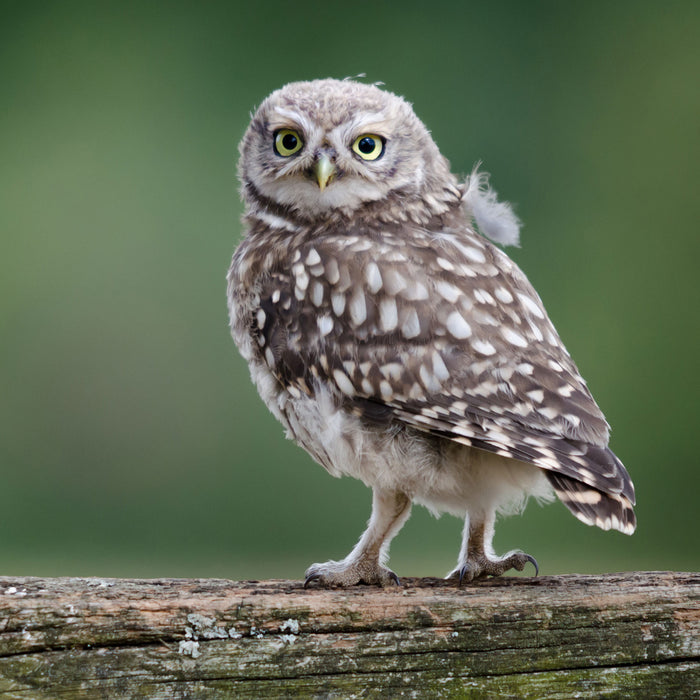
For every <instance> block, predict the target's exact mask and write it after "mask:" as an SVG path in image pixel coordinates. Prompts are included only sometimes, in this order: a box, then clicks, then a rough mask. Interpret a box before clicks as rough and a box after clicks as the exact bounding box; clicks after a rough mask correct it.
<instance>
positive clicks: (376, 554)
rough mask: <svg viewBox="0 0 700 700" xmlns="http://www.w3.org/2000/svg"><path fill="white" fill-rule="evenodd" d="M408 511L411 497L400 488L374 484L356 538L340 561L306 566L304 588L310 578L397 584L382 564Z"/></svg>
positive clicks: (326, 583)
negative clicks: (366, 521)
mask: <svg viewBox="0 0 700 700" xmlns="http://www.w3.org/2000/svg"><path fill="white" fill-rule="evenodd" d="M410 514H411V499H410V498H409V497H408V496H407V495H406V494H405V493H401V492H400V491H385V490H382V489H378V488H375V489H374V490H373V492H372V516H371V517H370V520H369V524H368V525H367V529H366V530H365V532H364V534H363V535H362V537H361V538H360V541H359V542H358V543H357V544H356V545H355V548H354V549H353V550H352V552H350V554H348V556H347V557H345V559H343V560H341V561H327V562H324V563H323V564H312V565H311V566H310V567H309V568H308V569H307V570H306V581H305V582H304V588H306V587H307V586H308V584H309V583H311V581H318V582H319V583H320V584H321V585H324V586H329V587H333V586H354V585H355V584H358V583H366V584H370V585H371V584H376V585H379V586H388V585H389V584H392V583H393V584H396V585H397V586H398V585H399V578H398V576H397V575H396V574H395V573H394V572H393V571H391V570H390V569H387V568H386V567H385V566H383V565H384V564H385V563H386V561H387V559H388V558H389V544H390V542H391V540H392V539H393V537H394V536H395V535H396V533H398V531H399V530H400V529H401V526H402V525H403V524H404V523H405V522H406V520H408V516H409V515H410Z"/></svg>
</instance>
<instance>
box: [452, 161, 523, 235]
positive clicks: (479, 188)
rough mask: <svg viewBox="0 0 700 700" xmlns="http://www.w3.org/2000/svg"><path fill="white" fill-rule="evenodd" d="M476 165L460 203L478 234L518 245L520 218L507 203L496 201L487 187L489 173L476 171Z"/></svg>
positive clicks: (494, 193)
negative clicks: (469, 216)
mask: <svg viewBox="0 0 700 700" xmlns="http://www.w3.org/2000/svg"><path fill="white" fill-rule="evenodd" d="M480 165H481V163H477V164H476V165H475V166H474V170H472V172H471V175H469V177H467V181H466V183H465V186H466V190H465V192H464V195H463V197H462V202H463V204H464V206H465V208H466V209H467V211H468V212H469V214H471V216H472V219H473V220H474V223H475V224H476V227H477V228H478V229H479V233H480V234H481V235H482V236H486V237H487V238H490V239H491V240H492V241H494V242H495V243H500V244H501V245H514V246H518V245H520V226H521V225H522V224H521V223H520V219H518V217H517V216H516V215H515V212H514V211H513V207H512V206H511V205H510V204H509V203H508V202H499V201H498V195H497V193H496V191H495V190H493V189H491V187H490V185H489V174H488V173H484V172H479V166H480Z"/></svg>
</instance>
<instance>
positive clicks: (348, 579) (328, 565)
mask: <svg viewBox="0 0 700 700" xmlns="http://www.w3.org/2000/svg"><path fill="white" fill-rule="evenodd" d="M314 581H318V583H319V584H320V585H321V586H324V587H327V588H335V587H340V588H345V587H347V586H356V585H358V584H361V583H364V584H366V585H368V586H382V588H384V587H386V586H390V585H395V586H400V585H401V581H400V580H399V577H398V576H397V575H396V574H395V573H394V572H393V571H392V570H391V569H387V568H385V567H383V566H379V564H378V563H376V562H372V561H366V560H365V561H362V560H361V561H358V562H352V563H349V564H348V563H346V562H344V561H340V562H337V561H328V562H325V563H324V564H312V565H311V566H310V567H309V568H308V569H307V571H306V578H305V580H304V588H308V587H309V584H310V583H312V582H314Z"/></svg>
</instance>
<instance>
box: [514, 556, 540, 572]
mask: <svg viewBox="0 0 700 700" xmlns="http://www.w3.org/2000/svg"><path fill="white" fill-rule="evenodd" d="M524 556H525V558H526V559H527V560H528V561H529V562H530V563H531V564H532V565H533V566H534V567H535V578H537V576H538V575H539V573H540V567H539V565H538V564H537V559H535V557H533V556H530V555H529V554H525V555H524ZM523 568H525V567H523ZM518 571H520V569H518Z"/></svg>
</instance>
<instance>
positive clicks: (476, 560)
mask: <svg viewBox="0 0 700 700" xmlns="http://www.w3.org/2000/svg"><path fill="white" fill-rule="evenodd" d="M528 562H529V563H530V564H532V565H533V566H534V567H535V576H537V575H538V574H539V573H540V567H539V566H538V564H537V559H535V557H533V556H531V555H529V554H525V553H524V552H516V553H515V554H511V555H510V556H508V557H504V558H503V559H497V560H496V561H492V560H491V559H488V558H487V557H486V556H485V555H482V556H480V557H472V558H470V559H469V560H468V561H467V562H466V563H465V564H464V565H463V566H462V567H460V568H459V569H455V570H454V571H453V572H452V573H451V574H449V575H448V577H447V578H456V579H457V585H458V586H461V585H462V582H463V581H466V582H467V583H471V581H474V580H475V579H478V578H485V577H486V576H501V575H502V574H504V573H505V572H506V571H509V570H510V569H515V570H516V571H522V570H523V569H524V568H525V565H526V564H527V563H528Z"/></svg>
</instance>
